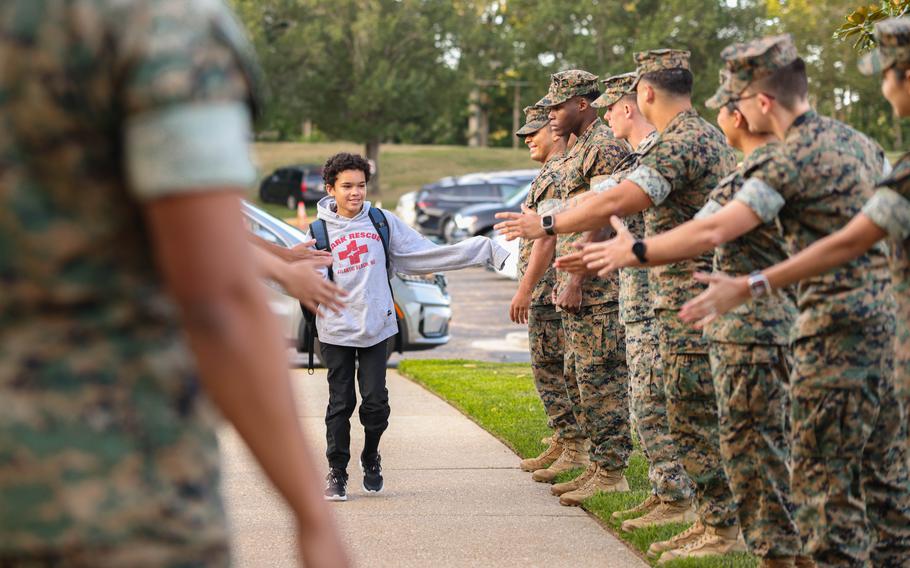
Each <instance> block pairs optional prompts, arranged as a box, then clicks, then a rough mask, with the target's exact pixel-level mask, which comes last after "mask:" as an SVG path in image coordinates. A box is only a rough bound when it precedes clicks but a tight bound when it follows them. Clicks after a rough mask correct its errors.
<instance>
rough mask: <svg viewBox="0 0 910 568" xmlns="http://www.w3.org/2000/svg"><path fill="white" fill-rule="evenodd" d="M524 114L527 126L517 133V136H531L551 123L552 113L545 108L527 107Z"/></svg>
mask: <svg viewBox="0 0 910 568" xmlns="http://www.w3.org/2000/svg"><path fill="white" fill-rule="evenodd" d="M524 113H525V124H524V126H522V127H521V128H519V129H518V130H516V131H515V135H516V136H530V135H531V134H534V133H535V132H537V131H538V130H540V129H541V128H543V127H544V126H546V125H547V124H549V123H550V116H549V114H550V113H549V112H547V109H545V108H544V107H541V106H536V105H535V106H527V107H525V110H524Z"/></svg>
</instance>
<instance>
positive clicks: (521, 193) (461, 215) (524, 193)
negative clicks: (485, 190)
mask: <svg viewBox="0 0 910 568" xmlns="http://www.w3.org/2000/svg"><path fill="white" fill-rule="evenodd" d="M530 190H531V184H530V183H527V184H525V185H524V186H523V187H520V188H518V189H517V190H516V191H515V193H514V194H513V195H512V196H511V197H509V198H507V199H506V200H505V201H503V202H501V203H481V204H479V205H468V206H467V207H463V208H462V209H460V210H459V211H458V212H457V213H455V216H454V217H453V218H452V219H453V221H454V223H455V230H454V231H453V233H452V241H451V242H457V241H461V240H464V239H467V238H469V237H476V236H478V235H481V236H485V237H492V236H493V226H494V225H495V224H496V223H498V222H499V219H497V218H496V214H497V213H502V212H505V211H508V212H512V213H521V204H522V203H524V202H525V199H527V197H528V192H529V191H530Z"/></svg>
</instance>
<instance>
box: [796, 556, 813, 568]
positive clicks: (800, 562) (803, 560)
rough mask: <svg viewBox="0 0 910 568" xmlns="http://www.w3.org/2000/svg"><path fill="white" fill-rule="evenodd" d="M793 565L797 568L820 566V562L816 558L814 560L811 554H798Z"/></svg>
mask: <svg viewBox="0 0 910 568" xmlns="http://www.w3.org/2000/svg"><path fill="white" fill-rule="evenodd" d="M793 565H794V566H796V568H818V564H816V563H815V560H812V557H811V556H797V557H796V558H795V559H794V560H793Z"/></svg>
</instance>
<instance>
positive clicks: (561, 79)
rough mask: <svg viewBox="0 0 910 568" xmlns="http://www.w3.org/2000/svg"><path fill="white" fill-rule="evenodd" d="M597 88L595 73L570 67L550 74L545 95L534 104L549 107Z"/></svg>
mask: <svg viewBox="0 0 910 568" xmlns="http://www.w3.org/2000/svg"><path fill="white" fill-rule="evenodd" d="M596 90H597V75H594V74H591V73H588V72H587V71H582V70H581V69H571V70H569V71H560V72H559V73H554V74H553V75H551V76H550V90H549V91H547V96H545V97H544V98H542V99H540V100H539V101H537V104H536V105H534V106H539V107H544V108H549V107H554V106H556V105H561V104H562V103H564V102H566V101H567V100H569V99H571V98H572V97H577V96H580V95H587V94H588V93H593V92H594V91H596Z"/></svg>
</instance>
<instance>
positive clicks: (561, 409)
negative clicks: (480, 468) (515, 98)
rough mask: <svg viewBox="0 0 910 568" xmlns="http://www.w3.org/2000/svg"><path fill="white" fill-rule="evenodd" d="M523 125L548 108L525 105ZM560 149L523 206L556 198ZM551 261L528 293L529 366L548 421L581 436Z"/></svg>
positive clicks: (526, 130)
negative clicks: (555, 301)
mask: <svg viewBox="0 0 910 568" xmlns="http://www.w3.org/2000/svg"><path fill="white" fill-rule="evenodd" d="M524 110H525V118H526V120H525V125H524V126H523V127H521V128H520V129H519V130H518V131H517V132H516V134H517V135H518V136H529V135H531V134H534V133H535V132H537V131H538V130H540V129H541V128H546V127H547V125H548V124H549V122H550V119H549V118H548V117H547V111H546V110H545V109H543V108H539V107H526V108H525V109H524ZM564 157H565V154H564V153H563V152H559V153H556V154H554V155H552V156H550V158H549V159H548V160H547V161H546V163H545V164H544V165H543V167H542V168H541V169H540V173H538V174H537V177H536V178H534V181H532V182H531V190H530V191H529V192H528V198H527V199H526V200H525V206H527V207H528V208H530V209H533V210H534V211H537V209H538V207H539V206H540V205H541V204H542V203H543V202H544V201H546V200H549V199H555V191H556V184H557V169H558V166H557V164H558V163H559V162H560V161H561V160H563V159H564ZM533 244H534V241H529V240H526V239H522V241H521V243H520V249H519V257H518V274H519V279H523V278H524V276H525V271H526V270H527V268H528V261H529V260H530V258H531V248H532V247H533ZM552 262H553V261H552V260H551V261H550V268H548V269H547V272H546V273H545V274H544V275H543V277H541V279H540V281H539V282H538V283H537V286H535V287H534V291H533V292H532V294H531V309H530V310H529V313H528V339H529V341H530V347H531V369H532V371H533V373H534V384H535V386H536V387H537V392H538V394H539V395H540V400H541V401H542V402H543V405H544V409H545V410H546V412H547V418H548V423H549V426H550V428H551V429H553V430H554V431H555V432H556V433H557V434H558V435H559V437H560V438H562V439H563V440H571V439H575V438H579V437H580V436H581V435H580V433H579V430H578V424H577V423H576V422H575V414H574V413H573V412H572V402H571V401H570V400H569V394H568V391H567V390H566V381H565V379H564V378H563V368H564V364H565V363H564V361H563V353H564V349H565V339H564V335H563V330H562V316H561V315H560V313H559V312H557V311H556V307H555V306H554V305H553V299H552V293H553V286H554V285H555V283H556V269H555V268H554V267H553V263H552Z"/></svg>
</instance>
